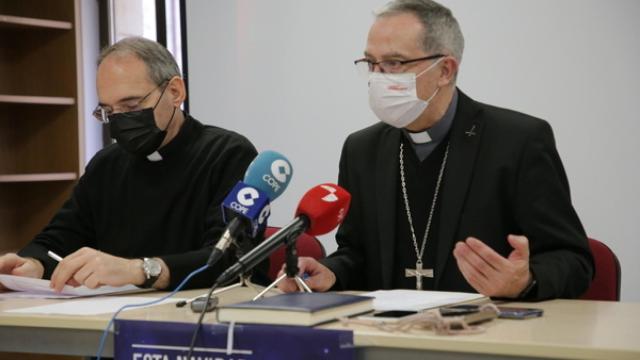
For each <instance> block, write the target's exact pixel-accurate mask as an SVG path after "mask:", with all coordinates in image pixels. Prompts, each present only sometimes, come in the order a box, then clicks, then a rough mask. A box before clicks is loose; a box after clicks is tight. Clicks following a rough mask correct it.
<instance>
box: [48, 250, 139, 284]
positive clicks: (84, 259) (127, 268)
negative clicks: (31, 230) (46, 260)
mask: <svg viewBox="0 0 640 360" xmlns="http://www.w3.org/2000/svg"><path fill="white" fill-rule="evenodd" d="M140 264H141V260H140V259H125V258H121V257H117V256H113V255H109V254H105V253H103V252H101V251H98V250H96V249H92V248H88V247H84V248H82V249H80V250H78V251H76V252H74V253H73V254H71V255H69V256H67V257H65V258H64V259H62V261H61V262H60V263H59V264H58V266H56V268H55V270H54V271H53V274H52V275H51V287H52V288H53V289H54V290H55V291H58V292H60V291H62V288H63V287H64V286H65V285H66V284H71V285H84V286H86V287H88V288H91V289H95V288H97V287H99V286H102V285H111V286H122V285H128V284H134V285H136V284H138V285H139V284H141V283H142V282H144V272H143V271H142V267H141V265H140Z"/></svg>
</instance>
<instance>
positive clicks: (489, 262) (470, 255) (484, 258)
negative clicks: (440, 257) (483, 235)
mask: <svg viewBox="0 0 640 360" xmlns="http://www.w3.org/2000/svg"><path fill="white" fill-rule="evenodd" d="M507 240H508V241H509V244H510V245H511V246H512V247H513V251H512V252H511V253H510V254H509V257H507V258H504V257H503V256H501V255H500V254H498V253H497V252H495V251H494V250H493V249H491V248H490V247H489V246H487V245H485V244H484V243H483V242H482V241H480V240H478V239H476V238H473V237H469V238H467V239H466V240H465V241H460V242H458V243H457V244H456V246H455V248H454V249H453V256H454V257H455V258H456V261H457V262H458V268H459V269H460V271H461V272H462V275H463V276H464V278H465V279H466V280H467V281H468V282H469V284H470V285H471V286H472V287H473V288H474V289H476V291H478V292H479V293H481V294H483V295H486V296H494V297H508V298H515V297H517V296H518V295H519V294H520V293H521V292H522V291H523V290H524V289H525V288H526V287H527V285H528V284H529V282H530V281H531V278H532V275H531V272H530V270H529V240H528V239H527V238H526V237H525V236H519V235H509V236H508V238H507Z"/></svg>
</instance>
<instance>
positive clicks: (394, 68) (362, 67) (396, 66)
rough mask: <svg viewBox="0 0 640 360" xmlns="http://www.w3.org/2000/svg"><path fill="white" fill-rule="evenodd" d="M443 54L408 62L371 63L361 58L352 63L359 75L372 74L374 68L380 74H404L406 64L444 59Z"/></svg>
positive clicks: (381, 61)
mask: <svg viewBox="0 0 640 360" xmlns="http://www.w3.org/2000/svg"><path fill="white" fill-rule="evenodd" d="M445 56H447V55H445V54H435V55H429V56H424V57H420V58H416V59H408V60H380V61H372V60H370V59H367V58H362V59H358V60H356V61H354V62H353V63H354V64H355V65H356V68H357V69H358V72H360V73H361V74H368V73H370V72H374V71H375V69H376V66H377V67H378V69H380V72H381V73H387V74H395V73H401V72H404V70H406V68H407V66H406V65H407V64H412V63H416V62H418V61H427V60H433V59H439V58H442V57H445Z"/></svg>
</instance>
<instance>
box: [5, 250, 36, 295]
mask: <svg viewBox="0 0 640 360" xmlns="http://www.w3.org/2000/svg"><path fill="white" fill-rule="evenodd" d="M0 274H9V275H16V276H26V277H31V278H36V279H41V278H42V275H44V266H43V265H42V263H40V261H38V260H36V259H33V258H23V257H20V256H18V255H16V254H13V253H9V254H5V255H2V256H0ZM0 290H5V288H4V287H3V286H2V285H1V284H0Z"/></svg>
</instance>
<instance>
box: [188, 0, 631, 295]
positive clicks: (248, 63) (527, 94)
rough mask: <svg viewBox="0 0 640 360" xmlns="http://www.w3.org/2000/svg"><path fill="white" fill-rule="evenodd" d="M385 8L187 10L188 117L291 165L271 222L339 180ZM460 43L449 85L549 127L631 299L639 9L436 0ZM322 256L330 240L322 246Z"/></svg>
mask: <svg viewBox="0 0 640 360" xmlns="http://www.w3.org/2000/svg"><path fill="white" fill-rule="evenodd" d="M385 2H386V1H385V0H368V1H367V0H350V1H340V0H330V1H329V0H327V1H299V0H270V1H258V0H240V1H231V0H227V1H207V0H190V1H188V2H187V18H188V22H187V28H188V51H189V76H190V97H191V113H192V114H193V115H194V116H195V117H196V118H199V119H200V120H202V121H204V122H206V123H209V124H214V125H218V126H222V127H225V128H228V129H232V130H235V131H238V132H240V133H242V134H244V135H246V136H247V137H248V138H249V139H251V140H252V141H253V143H254V144H255V145H256V147H257V148H258V150H259V151H260V150H266V149H273V150H277V151H280V152H282V153H283V154H285V155H286V156H288V157H289V159H290V160H291V161H292V163H293V165H294V168H295V170H294V171H295V173H294V178H293V182H292V183H291V185H290V188H289V189H288V190H287V193H285V194H284V195H283V196H282V197H281V198H280V199H278V200H277V201H276V203H275V204H274V211H273V215H272V217H271V220H270V223H272V224H275V225H284V224H286V223H287V222H288V221H289V220H290V219H291V217H292V212H293V211H294V209H295V206H296V204H297V201H298V200H299V198H300V197H301V196H302V194H303V193H304V192H305V191H306V190H307V189H309V188H310V187H312V186H314V185H316V184H318V183H321V182H325V181H337V164H338V159H339V154H340V150H341V146H342V143H343V141H344V138H345V137H346V136H347V135H348V134H349V133H350V132H353V131H355V130H357V129H360V128H363V127H365V126H367V125H369V124H372V123H374V122H375V121H376V119H375V116H374V115H373V114H372V113H371V112H370V110H369V109H368V105H367V88H366V81H365V80H363V79H362V78H360V77H359V76H358V75H357V73H356V72H355V69H354V68H353V63H352V61H353V60H354V59H356V58H358V57H360V56H361V54H362V51H363V49H364V46H365V41H366V34H367V32H368V29H369V26H370V24H371V22H372V19H373V18H372V14H371V11H372V10H373V9H375V8H378V7H379V6H380V5H382V4H384V3H385ZM442 2H443V4H445V5H447V6H449V7H450V8H451V9H452V10H453V12H454V14H455V15H456V17H457V18H458V20H459V22H460V24H461V26H462V30H463V33H464V35H465V37H466V42H467V47H466V51H465V56H464V59H463V63H462V70H461V75H460V77H459V86H460V87H461V88H462V89H463V91H465V92H466V93H467V94H469V95H470V96H472V97H473V98H475V99H476V100H479V101H483V102H487V103H491V104H494V105H498V106H502V107H508V108H512V109H515V110H519V111H522V112H525V113H529V114H531V115H534V116H538V117H541V118H544V119H547V120H548V121H549V122H550V123H551V125H552V126H553V128H554V130H555V134H556V140H557V143H558V148H559V151H560V154H561V156H562V158H563V160H564V164H565V167H566V170H567V173H568V175H569V180H570V183H571V186H572V195H573V201H574V205H575V207H576V209H577V211H578V213H579V215H580V216H581V218H582V221H583V223H584V225H585V228H586V229H587V232H588V234H589V235H590V236H592V237H595V238H599V239H601V240H603V241H604V242H605V243H607V244H608V245H609V246H610V247H611V248H612V249H613V250H614V251H615V252H616V253H617V255H618V257H619V258H620V261H621V263H622V273H623V279H622V284H623V285H622V296H623V300H633V301H638V300H640V287H639V286H637V285H638V284H640V281H639V280H640V265H639V262H638V261H637V260H636V254H638V253H639V252H640V251H639V250H640V245H638V244H639V241H638V240H637V237H638V234H640V231H639V230H640V225H639V221H638V220H639V219H638V213H639V212H638V210H637V209H636V204H638V203H640V192H638V191H637V190H636V184H640V172H639V171H638V170H637V165H636V163H637V161H636V160H635V156H634V155H635V153H637V152H638V150H640V142H639V141H638V140H637V137H638V134H640V125H639V124H638V121H637V116H636V112H635V111H633V108H632V106H633V105H634V103H635V101H638V97H639V96H640V71H638V70H637V66H640V42H639V41H638V39H637V36H638V34H639V33H638V25H637V19H638V18H640V2H638V1H635V0H615V1H595V0H563V1H554V0H539V1H513V0H483V1H471V0H442ZM323 242H324V243H325V246H326V247H327V248H328V250H329V251H332V250H333V249H335V241H334V240H333V238H332V237H331V236H325V237H323Z"/></svg>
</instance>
